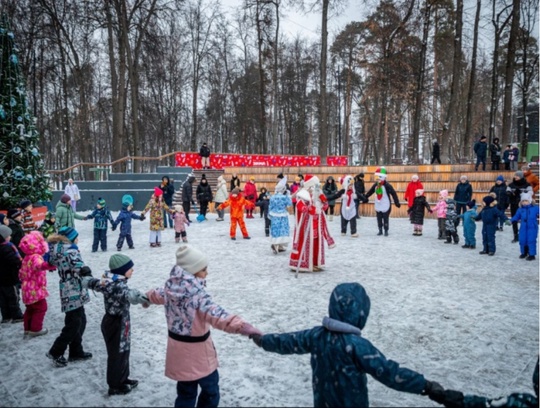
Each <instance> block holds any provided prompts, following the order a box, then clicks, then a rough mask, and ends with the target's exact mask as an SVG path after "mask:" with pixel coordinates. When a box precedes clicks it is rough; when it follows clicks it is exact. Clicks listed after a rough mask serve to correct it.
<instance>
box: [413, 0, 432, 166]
mask: <svg viewBox="0 0 540 408" xmlns="http://www.w3.org/2000/svg"><path fill="white" fill-rule="evenodd" d="M430 1H431V0H426V3H425V5H424V30H423V34H422V48H421V51H420V71H419V72H418V77H417V79H416V95H415V106H414V118H413V129H412V135H411V138H410V141H409V146H408V150H409V160H411V161H412V162H413V163H418V160H419V158H418V139H419V137H420V117H421V116H422V101H423V99H424V79H425V74H426V49H427V42H428V38H429V20H430V18H431V3H430Z"/></svg>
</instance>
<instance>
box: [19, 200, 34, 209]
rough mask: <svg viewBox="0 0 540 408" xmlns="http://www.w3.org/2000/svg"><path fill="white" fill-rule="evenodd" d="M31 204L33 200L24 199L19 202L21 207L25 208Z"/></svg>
mask: <svg viewBox="0 0 540 408" xmlns="http://www.w3.org/2000/svg"><path fill="white" fill-rule="evenodd" d="M31 204H32V201H30V200H22V201H21V203H20V204H19V207H20V208H22V209H23V210H24V209H25V208H26V207H28V206H29V205H31Z"/></svg>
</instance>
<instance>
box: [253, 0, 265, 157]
mask: <svg viewBox="0 0 540 408" xmlns="http://www.w3.org/2000/svg"><path fill="white" fill-rule="evenodd" d="M261 13H262V8H261V2H260V1H257V2H256V10H255V21H256V25H257V50H258V53H259V55H258V58H259V67H258V68H259V105H260V112H259V114H260V122H259V126H260V132H261V135H260V140H261V142H262V145H263V146H262V151H263V152H265V151H266V149H265V146H264V145H265V144H266V122H267V119H266V74H265V68H264V65H265V61H264V33H263V27H262V24H264V22H263V20H262V18H263V17H262V16H261ZM259 146H260V145H259Z"/></svg>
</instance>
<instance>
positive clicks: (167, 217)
mask: <svg viewBox="0 0 540 408" xmlns="http://www.w3.org/2000/svg"><path fill="white" fill-rule="evenodd" d="M159 188H160V189H161V191H163V201H165V204H167V206H169V208H172V205H173V197H174V184H173V183H172V180H170V179H169V176H163V177H162V178H161V184H160V186H159ZM163 226H164V227H165V228H167V226H169V227H171V228H174V225H173V220H172V217H171V213H169V212H168V211H166V210H165V209H164V210H163Z"/></svg>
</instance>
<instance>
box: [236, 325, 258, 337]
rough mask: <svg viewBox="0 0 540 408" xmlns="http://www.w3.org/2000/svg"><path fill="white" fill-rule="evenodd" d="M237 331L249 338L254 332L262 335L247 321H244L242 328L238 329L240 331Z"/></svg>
mask: <svg viewBox="0 0 540 408" xmlns="http://www.w3.org/2000/svg"><path fill="white" fill-rule="evenodd" d="M239 333H240V334H241V335H243V336H249V337H250V338H251V336H253V335H255V334H256V335H259V336H262V334H263V333H262V332H261V331H260V330H259V329H257V328H255V327H253V326H252V325H251V324H249V323H244V324H243V325H242V328H241V329H240V332H239Z"/></svg>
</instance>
